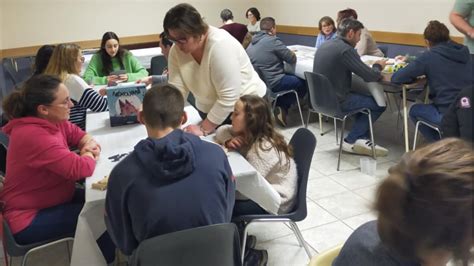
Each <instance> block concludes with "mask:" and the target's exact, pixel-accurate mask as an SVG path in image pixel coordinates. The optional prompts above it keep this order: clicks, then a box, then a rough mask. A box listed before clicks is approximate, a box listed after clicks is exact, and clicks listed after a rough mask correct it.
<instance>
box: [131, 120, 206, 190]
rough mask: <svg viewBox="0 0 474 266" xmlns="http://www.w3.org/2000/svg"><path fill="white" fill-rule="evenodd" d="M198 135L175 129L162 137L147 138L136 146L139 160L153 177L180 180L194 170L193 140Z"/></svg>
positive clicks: (195, 139) (196, 138)
mask: <svg viewBox="0 0 474 266" xmlns="http://www.w3.org/2000/svg"><path fill="white" fill-rule="evenodd" d="M197 140H199V138H198V137H196V136H193V135H190V134H188V133H184V132H183V131H182V130H179V129H175V130H173V131H172V132H171V133H170V134H168V135H167V136H165V137H163V138H161V139H153V138H147V139H144V140H142V141H140V142H139V143H138V144H137V145H136V146H135V149H134V150H135V153H136V155H137V158H138V160H139V161H140V163H141V164H142V165H143V167H144V168H145V169H147V171H148V172H149V173H151V175H152V176H153V178H158V179H161V180H163V181H165V180H167V181H178V180H180V179H182V178H184V177H186V176H188V175H189V174H190V173H191V172H193V171H194V167H195V165H194V163H195V158H194V149H193V144H192V142H194V141H197Z"/></svg>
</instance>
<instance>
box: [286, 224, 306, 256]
mask: <svg viewBox="0 0 474 266" xmlns="http://www.w3.org/2000/svg"><path fill="white" fill-rule="evenodd" d="M289 223H290V225H291V227H292V229H293V232H294V233H295V236H296V239H297V240H298V242H299V243H300V246H301V247H303V248H304V250H305V251H306V254H307V255H308V258H309V259H311V256H312V255H311V252H310V251H309V248H308V245H307V244H306V241H305V240H304V238H303V235H302V234H301V231H300V229H299V228H298V225H297V224H296V223H295V222H293V221H290V222H289Z"/></svg>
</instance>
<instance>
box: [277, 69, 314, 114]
mask: <svg viewBox="0 0 474 266" xmlns="http://www.w3.org/2000/svg"><path fill="white" fill-rule="evenodd" d="M286 90H295V91H296V93H298V96H299V97H303V96H305V94H306V92H307V91H308V89H307V87H306V82H305V81H304V80H302V79H300V78H298V77H297V76H295V75H288V74H285V75H284V76H283V78H281V79H280V83H279V84H278V85H277V86H276V87H274V88H272V92H274V93H277V92H280V91H286ZM295 102H296V99H295V95H294V93H288V94H285V95H283V96H280V97H278V99H277V103H276V105H277V106H280V107H281V108H283V109H285V110H286V111H288V109H289V108H290V106H291V105H292V104H293V103H295Z"/></svg>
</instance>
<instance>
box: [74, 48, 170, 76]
mask: <svg viewBox="0 0 474 266" xmlns="http://www.w3.org/2000/svg"><path fill="white" fill-rule="evenodd" d="M130 52H131V53H132V54H133V55H134V56H135V57H136V58H137V59H138V62H140V64H141V65H142V66H143V67H144V68H146V69H149V68H150V67H151V58H152V57H154V56H157V55H160V54H161V48H160V47H152V48H143V49H134V50H130ZM94 54H95V53H87V54H84V64H82V68H81V76H82V75H84V72H85V71H86V69H87V66H88V65H89V62H90V61H91V58H92V56H93V55H94Z"/></svg>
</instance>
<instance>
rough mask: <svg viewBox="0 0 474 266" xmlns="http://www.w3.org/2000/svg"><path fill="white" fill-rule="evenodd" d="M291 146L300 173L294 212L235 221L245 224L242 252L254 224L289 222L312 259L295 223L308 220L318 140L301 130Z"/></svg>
mask: <svg viewBox="0 0 474 266" xmlns="http://www.w3.org/2000/svg"><path fill="white" fill-rule="evenodd" d="M290 145H291V146H292V147H293V153H294V160H295V163H296V168H297V172H298V189H297V192H296V193H297V194H296V198H295V201H296V202H295V206H294V209H293V211H291V212H289V213H286V214H278V215H274V214H258V215H243V216H238V217H235V218H234V219H233V222H235V223H244V224H245V228H244V233H243V236H242V237H243V238H242V251H244V250H245V244H246V240H247V233H248V232H247V231H248V227H249V225H250V224H252V223H266V222H288V223H289V224H290V226H291V229H292V230H293V232H294V233H295V236H296V238H297V239H298V242H299V244H300V246H302V247H304V249H305V251H306V254H307V255H308V257H309V258H311V252H310V251H309V248H308V246H307V245H306V242H305V240H304V238H303V235H302V234H301V231H300V229H299V228H298V225H297V224H296V223H295V222H299V221H302V220H304V219H305V218H306V215H307V209H306V187H307V184H308V176H309V168H310V166H311V159H312V157H313V153H314V149H315V148H316V138H315V136H314V135H313V133H311V131H309V130H308V129H306V128H299V129H298V130H296V132H295V134H294V135H293V137H292V138H291V140H290ZM244 253H245V252H242V261H243V260H244Z"/></svg>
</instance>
